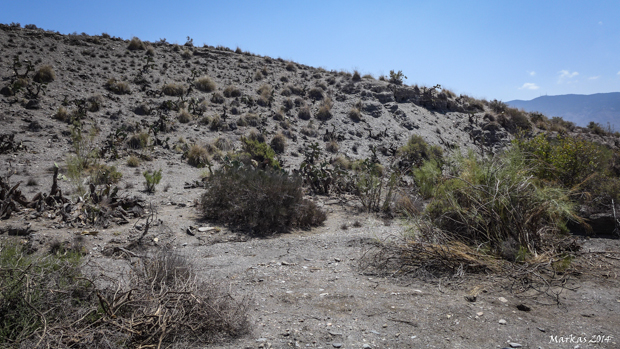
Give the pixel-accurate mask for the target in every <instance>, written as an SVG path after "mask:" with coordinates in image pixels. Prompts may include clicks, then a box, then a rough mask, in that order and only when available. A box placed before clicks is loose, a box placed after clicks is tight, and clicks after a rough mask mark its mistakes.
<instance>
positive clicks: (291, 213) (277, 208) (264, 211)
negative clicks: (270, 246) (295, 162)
mask: <svg viewBox="0 0 620 349" xmlns="http://www.w3.org/2000/svg"><path fill="white" fill-rule="evenodd" d="M206 188H207V190H206V192H205V194H204V195H203V196H202V199H201V207H202V212H203V214H204V217H205V218H206V219H212V220H216V221H219V222H223V223H227V224H229V225H231V226H234V227H238V228H241V229H244V230H249V231H251V232H252V233H254V234H256V235H262V236H264V235H271V234H274V233H283V232H288V231H290V230H291V229H292V228H308V227H311V226H316V225H319V224H321V223H322V222H323V221H324V220H325V219H326V216H325V213H324V212H322V211H321V210H320V209H318V208H317V207H316V205H315V204H314V203H313V202H311V201H307V200H305V199H303V191H302V181H301V179H300V178H298V177H291V176H289V175H287V174H285V173H281V172H277V171H263V170H254V169H244V168H232V169H230V170H228V171H222V170H220V171H216V172H215V173H214V174H213V176H211V177H209V180H208V181H207V183H206Z"/></svg>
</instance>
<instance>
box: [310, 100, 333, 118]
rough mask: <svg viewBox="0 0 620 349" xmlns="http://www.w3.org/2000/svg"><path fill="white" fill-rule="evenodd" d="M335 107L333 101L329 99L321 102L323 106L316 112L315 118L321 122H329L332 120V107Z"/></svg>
mask: <svg viewBox="0 0 620 349" xmlns="http://www.w3.org/2000/svg"><path fill="white" fill-rule="evenodd" d="M333 105H334V102H332V99H331V98H329V97H327V98H325V99H324V100H323V102H321V106H320V107H319V110H318V111H317V112H316V114H315V116H314V117H315V118H317V119H318V120H321V121H327V120H329V119H331V118H332V113H331V110H332V106H333Z"/></svg>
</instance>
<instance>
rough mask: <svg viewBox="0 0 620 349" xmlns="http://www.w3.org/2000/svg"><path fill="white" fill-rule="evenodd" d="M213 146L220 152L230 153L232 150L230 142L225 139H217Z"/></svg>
mask: <svg viewBox="0 0 620 349" xmlns="http://www.w3.org/2000/svg"><path fill="white" fill-rule="evenodd" d="M213 145H214V146H215V147H216V148H217V149H219V150H221V151H230V150H232V149H233V144H232V142H231V141H230V139H228V138H225V137H218V138H217V139H216V140H215V141H214V142H213Z"/></svg>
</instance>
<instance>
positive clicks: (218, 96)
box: [211, 92, 226, 104]
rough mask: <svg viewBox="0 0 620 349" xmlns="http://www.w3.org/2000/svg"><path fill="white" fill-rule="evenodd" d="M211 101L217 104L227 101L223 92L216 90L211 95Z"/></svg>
mask: <svg viewBox="0 0 620 349" xmlns="http://www.w3.org/2000/svg"><path fill="white" fill-rule="evenodd" d="M211 102H213V103H215V104H223V103H224V102H226V99H225V98H224V96H222V94H221V93H219V92H215V93H214V94H213V95H212V96H211Z"/></svg>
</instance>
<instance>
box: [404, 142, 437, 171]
mask: <svg viewBox="0 0 620 349" xmlns="http://www.w3.org/2000/svg"><path fill="white" fill-rule="evenodd" d="M398 157H399V167H400V168H403V169H406V170H411V169H412V168H413V167H420V166H422V164H423V162H424V161H426V160H435V161H437V162H438V163H439V164H441V161H442V159H443V150H442V149H441V148H440V147H439V146H430V145H429V144H428V143H426V141H425V140H424V138H422V137H421V136H419V135H412V136H411V137H410V138H409V140H408V141H407V144H405V145H404V146H402V147H401V148H400V149H398Z"/></svg>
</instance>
